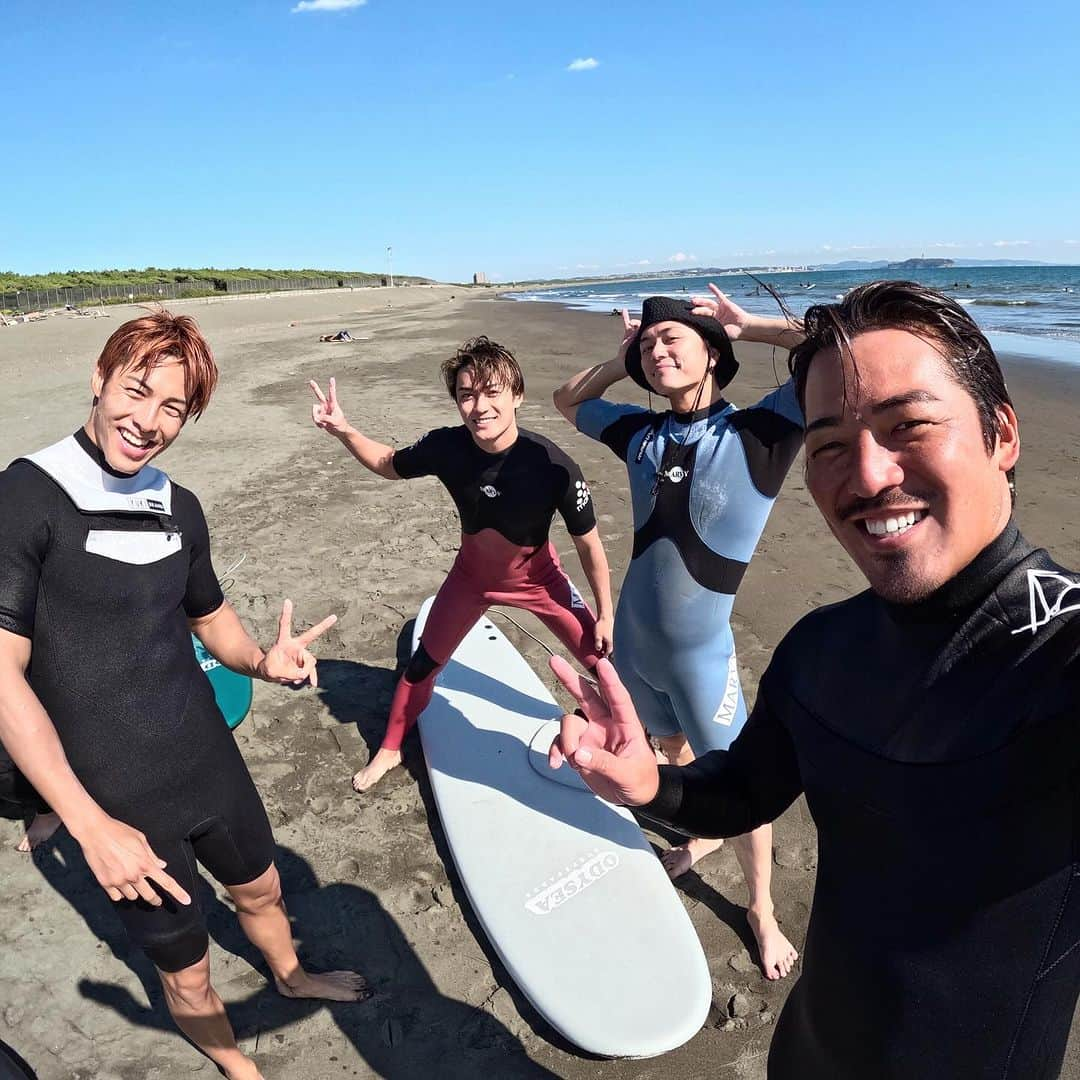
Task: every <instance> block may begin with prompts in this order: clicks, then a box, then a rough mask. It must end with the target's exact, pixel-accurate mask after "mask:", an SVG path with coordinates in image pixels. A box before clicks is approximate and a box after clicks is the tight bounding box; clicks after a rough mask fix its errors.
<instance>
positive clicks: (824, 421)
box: [805, 390, 941, 435]
mask: <svg viewBox="0 0 1080 1080" xmlns="http://www.w3.org/2000/svg"><path fill="white" fill-rule="evenodd" d="M940 401H941V398H939V397H937V396H936V395H934V394H931V393H930V391H929V390H909V391H907V393H905V394H896V395H894V396H893V397H891V398H886V399H885V400H884V401H878V402H876V403H875V404H873V405H871V406H870V413H871V415H873V416H880V415H881V414H882V413H885V412H888V411H889V410H890V409H898V408H900V407H901V406H903V405H929V404H933V403H935V402H940ZM842 420H843V417H840V416H822V417H820V418H819V419H817V420H814V421H812V422H811V423H809V424H807V425H806V432H805V434H806V435H809V434H810V433H811V432H814V431H819V430H820V429H821V428H827V427H839V426H840V424H841V422H842Z"/></svg>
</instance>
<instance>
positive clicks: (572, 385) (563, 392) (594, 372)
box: [554, 356, 626, 412]
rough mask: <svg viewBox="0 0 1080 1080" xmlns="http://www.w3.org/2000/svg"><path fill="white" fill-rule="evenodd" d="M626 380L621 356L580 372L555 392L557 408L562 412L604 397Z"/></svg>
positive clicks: (624, 366) (624, 365) (624, 364)
mask: <svg viewBox="0 0 1080 1080" xmlns="http://www.w3.org/2000/svg"><path fill="white" fill-rule="evenodd" d="M625 378H626V363H625V361H624V360H623V359H622V357H621V356H616V357H613V358H612V359H611V360H608V361H606V362H605V363H603V364H595V365H594V366H593V367H591V368H586V369H585V370H584V371H579V372H578V373H577V374H576V375H574V376H572V377H571V378H569V379H567V380H566V382H564V383H563V384H562V386H560V387H559V389H558V390H556V391H555V394H554V401H555V408H557V409H558V410H559V411H560V412H563V411H564V410H565V409H572V408H575V407H576V406H578V405H580V404H581V403H582V402H583V401H592V400H593V399H594V398H598V397H603V396H604V393H605V392H606V391H607V389H608V387H610V386H614V384H615V383H617V382H618V381H619V380H620V379H625Z"/></svg>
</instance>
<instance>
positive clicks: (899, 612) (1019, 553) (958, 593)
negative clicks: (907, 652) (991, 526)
mask: <svg viewBox="0 0 1080 1080" xmlns="http://www.w3.org/2000/svg"><path fill="white" fill-rule="evenodd" d="M1032 550H1033V549H1032V547H1031V545H1030V544H1029V543H1028V542H1027V541H1026V540H1025V539H1024V537H1023V536H1022V535H1021V533H1020V529H1019V527H1018V526H1017V525H1016V523H1015V522H1014V521H1013V519H1012V518H1010V519H1009V521H1008V522H1007V523H1006V525H1005V528H1004V529H1002V530H1001V532H1000V533H998V535H997V536H996V537H995V538H994V539H993V540H992V541H991V542H990V543H989V544H987V545H986V547H984V548H983V549H982V551H980V552H979V554H978V555H976V556H975V558H974V559H972V560H971V562H970V563H968V565H967V566H965V567H964V568H963V570H961V571H960V572H959V573H958V574H956V575H955V576H954V577H952V578H950V579H949V580H948V581H946V582H945V584H944V585H942V586H941V587H940V588H938V589H936V590H935V591H934V592H932V593H931V594H930V595H929V596H927V597H924V598H923V599H922V600H917V601H916V602H915V603H913V604H896V603H892V602H889V601H883V603H884V604H885V607H886V609H887V610H888V612H889V614H890V615H891V616H892V617H893V619H894V620H895V621H896V622H899V623H919V622H942V621H946V620H953V619H959V618H962V617H963V616H965V615H967V614H968V613H969V612H970V611H972V610H973V609H974V608H975V607H977V606H978V605H979V604H981V603H982V602H983V601H984V600H985V599H986V597H987V596H989V595H990V593H992V592H993V591H994V589H996V588H997V587H998V585H1000V584H1001V582H1002V581H1003V580H1004V579H1005V577H1006V576H1007V575H1008V574H1009V573H1010V571H1011V570H1012V569H1013V567H1014V566H1016V564H1017V563H1018V562H1020V561H1021V560H1022V559H1024V558H1026V557H1027V556H1028V555H1029V554H1030V553H1031V551H1032Z"/></svg>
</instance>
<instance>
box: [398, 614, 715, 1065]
mask: <svg viewBox="0 0 1080 1080" xmlns="http://www.w3.org/2000/svg"><path fill="white" fill-rule="evenodd" d="M431 603H432V601H431V600H430V599H429V600H427V601H425V602H424V605H423V607H422V608H421V609H420V614H419V615H418V616H417V619H416V629H415V632H414V635H413V649H414V650H415V648H416V646H417V644H418V643H419V640H420V634H421V632H422V631H423V627H424V622H425V620H426V619H427V615H428V612H429V610H430V608H431ZM559 714H560V710H559V707H558V706H557V705H556V704H555V701H554V699H553V698H552V697H551V695H550V694H549V693H548V691H547V689H546V687H545V686H544V684H543V683H542V682H541V681H540V679H539V677H538V676H537V675H536V673H535V672H534V671H533V670H532V669H531V668H530V667H529V665H528V664H527V663H526V662H525V660H524V659H523V658H522V656H521V655H520V654H519V653H518V652H517V650H516V649H515V648H514V647H513V645H511V644H510V642H509V641H507V640H506V638H505V637H504V636H503V635H502V633H500V631H499V630H498V629H497V628H496V627H495V625H494V624H493V623H492V622H491V620H490V619H489V618H487V616H485V617H483V618H482V619H480V621H479V622H478V623H477V624H476V625H475V626H474V627H473V628H472V630H471V631H470V632H469V635H468V636H467V637H466V638H465V640H464V641H463V642H462V644H461V645H460V647H459V648H458V650H457V651H456V652H455V653H454V655H453V657H452V658H451V660H450V662H449V663H448V664H447V666H446V668H445V669H444V670H443V671H442V672H441V673H440V675H439V679H438V682H437V684H436V688H435V693H434V696H433V697H432V700H431V704H430V705H428V707H427V709H425V710H424V713H423V714H422V715H421V717H420V720H419V727H420V737H421V741H422V742H423V746H424V756H425V758H426V759H427V766H428V772H429V774H430V776H431V786H432V789H433V790H434V793H435V801H436V803H437V804H438V807H439V814H440V816H441V818H442V822H443V827H444V829H445V831H446V837H447V840H448V842H449V845H450V850H451V853H452V854H453V858H454V862H455V864H456V865H457V869H458V873H459V875H460V877H461V881H462V884H463V885H464V887H465V891H466V892H467V894H468V897H469V901H470V903H471V904H472V906H473V909H474V910H475V912H476V915H477V917H478V918H479V920H480V923H481V925H482V926H483V928H484V930H485V932H486V933H487V935H488V938H489V939H490V941H491V943H492V945H493V946H494V948H495V951H496V952H497V953H498V954H499V957H500V959H501V960H502V962H503V963H504V964H505V965H506V968H507V970H508V971H509V972H510V974H511V976H512V977H513V979H514V981H515V982H516V983H517V985H518V987H519V988H520V989H521V991H522V993H524V994H525V996H526V997H527V998H528V999H529V1001H530V1002H532V1004H533V1005H534V1006H535V1008H536V1010H537V1011H538V1012H539V1013H540V1014H541V1015H542V1016H543V1017H544V1018H545V1019H546V1020H547V1021H548V1022H549V1023H550V1024H551V1025H552V1027H554V1028H555V1029H556V1030H557V1031H559V1032H561V1033H562V1034H563V1035H564V1036H565V1037H566V1038H567V1039H569V1040H570V1041H571V1042H572V1043H574V1044H576V1045H577V1046H579V1047H581V1049H583V1050H585V1051H588V1052H589V1053H592V1054H598V1055H601V1056H604V1057H652V1056H654V1055H656V1054H662V1053H665V1052H666V1051H668V1050H673V1049H674V1048H675V1047H677V1046H681V1045H682V1044H683V1043H684V1042H686V1041H687V1040H688V1039H690V1038H692V1037H693V1035H694V1034H695V1033H696V1032H697V1031H698V1030H699V1029H700V1028H701V1025H702V1024H703V1023H704V1022H705V1017H706V1015H707V1014H708V1010H709V1004H710V1001H711V998H712V984H711V980H710V977H709V970H708V965H707V964H706V961H705V955H704V953H703V952H702V949H701V943H700V942H699V940H698V937H697V934H696V933H695V931H694V928H693V926H692V924H691V922H690V919H689V917H688V916H687V914H686V911H685V909H684V908H683V905H682V902H681V901H680V899H679V897H678V895H677V894H676V892H675V890H674V888H673V887H672V885H671V882H670V881H669V880H668V877H667V874H666V873H665V871H664V869H663V867H662V866H661V864H660V860H659V859H657V857H656V855H655V854H654V853H653V851H652V849H651V848H650V847H649V844H648V841H647V840H646V839H645V837H644V836H643V835H642V832H641V829H640V828H639V827H638V825H637V823H636V822H635V821H634V819H633V817H632V816H631V814H630V813H629V811H627V810H626V809H625V808H623V807H616V806H612V805H611V804H610V803H607V802H605V801H604V800H603V799H600V798H599V797H598V796H596V795H594V794H593V793H592V792H591V791H589V790H588V788H586V787H585V785H584V784H583V783H582V781H581V779H580V777H578V776H577V775H576V774H575V773H574V772H573V770H572V769H570V767H569V766H567V765H564V766H563V768H561V769H559V770H557V771H552V770H551V769H550V768H548V766H547V763H546V753H547V747H548V746H550V745H551V739H552V737H553V736H554V734H555V733H556V732H557V731H558V725H557V724H555V723H553V722H552V718H553V717H557V716H558V715H559ZM545 740H546V742H545Z"/></svg>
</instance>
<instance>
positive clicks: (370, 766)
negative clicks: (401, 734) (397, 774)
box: [352, 750, 401, 791]
mask: <svg viewBox="0 0 1080 1080" xmlns="http://www.w3.org/2000/svg"><path fill="white" fill-rule="evenodd" d="M400 764H401V751H400V750H379V751H378V752H377V753H376V754H375V756H374V757H373V758H372V759H371V760H370V761H369V762H368V763H367V764H366V765H365V766H364V767H363V768H362V769H361V770H360V771H359V772H358V773H357V774H356V775H355V776H354V777H353V778H352V786H353V791H367V790H368V789H369V788H373V787H374V786H375V785H376V784H377V783H378V782H379V781H380V780H381V779H382V778H383V777H384V776H385V775H386V774H387V773H388V772H389V771H390V770H391V769H396V768H397V767H398V766H399V765H400Z"/></svg>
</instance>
